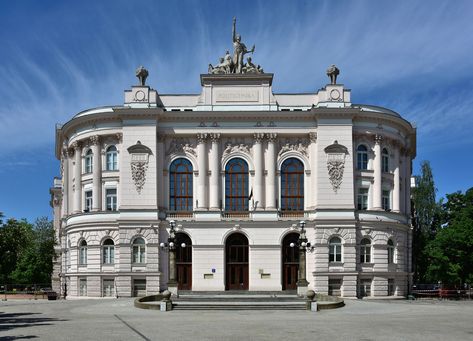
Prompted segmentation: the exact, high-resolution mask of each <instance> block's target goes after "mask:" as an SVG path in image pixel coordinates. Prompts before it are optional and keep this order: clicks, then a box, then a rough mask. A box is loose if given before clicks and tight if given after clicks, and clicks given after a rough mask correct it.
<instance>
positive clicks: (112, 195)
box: [105, 188, 117, 211]
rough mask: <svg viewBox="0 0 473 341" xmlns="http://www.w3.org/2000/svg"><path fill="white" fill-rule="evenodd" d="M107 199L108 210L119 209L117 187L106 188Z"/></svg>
mask: <svg viewBox="0 0 473 341" xmlns="http://www.w3.org/2000/svg"><path fill="white" fill-rule="evenodd" d="M105 199H106V201H107V211H116V210H117V189H116V188H107V189H106V190H105Z"/></svg>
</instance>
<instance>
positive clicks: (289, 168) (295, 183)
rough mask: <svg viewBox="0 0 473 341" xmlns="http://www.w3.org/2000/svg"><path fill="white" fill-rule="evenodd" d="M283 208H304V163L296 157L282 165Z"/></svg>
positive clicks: (297, 209)
mask: <svg viewBox="0 0 473 341" xmlns="http://www.w3.org/2000/svg"><path fill="white" fill-rule="evenodd" d="M281 210H282V211H303V210H304V165H303V164H302V162H301V161H299V160H298V159H296V158H290V159H287V160H285V161H284V162H283V164H282V165H281Z"/></svg>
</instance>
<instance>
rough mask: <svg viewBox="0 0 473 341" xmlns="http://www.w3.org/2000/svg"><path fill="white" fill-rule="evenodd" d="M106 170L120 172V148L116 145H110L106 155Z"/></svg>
mask: <svg viewBox="0 0 473 341" xmlns="http://www.w3.org/2000/svg"><path fill="white" fill-rule="evenodd" d="M105 169H106V170H107V171H117V170H118V148H117V147H116V146H115V145H110V146H108V148H107V151H106V153H105Z"/></svg>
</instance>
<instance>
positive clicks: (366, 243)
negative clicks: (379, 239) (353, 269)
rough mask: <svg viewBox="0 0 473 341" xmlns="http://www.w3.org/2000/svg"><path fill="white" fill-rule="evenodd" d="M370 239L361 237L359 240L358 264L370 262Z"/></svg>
mask: <svg viewBox="0 0 473 341" xmlns="http://www.w3.org/2000/svg"><path fill="white" fill-rule="evenodd" d="M371 253H372V252H371V240H370V239H369V238H366V237H365V238H363V239H362V240H361V241H360V264H371V260H372V259H371Z"/></svg>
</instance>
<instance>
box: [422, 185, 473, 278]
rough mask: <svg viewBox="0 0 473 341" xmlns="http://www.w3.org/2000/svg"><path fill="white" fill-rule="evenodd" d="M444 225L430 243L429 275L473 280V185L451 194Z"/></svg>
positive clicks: (427, 252) (448, 196)
mask: <svg viewBox="0 0 473 341" xmlns="http://www.w3.org/2000/svg"><path fill="white" fill-rule="evenodd" d="M442 211H443V214H442V218H443V219H442V227H441V228H440V229H439V231H438V233H437V235H436V236H435V239H433V240H432V241H430V242H429V244H428V245H427V247H426V254H427V256H428V260H429V264H428V267H427V276H428V278H429V279H430V280H432V281H442V283H445V284H457V285H458V284H463V283H469V284H472V283H473V188H470V189H469V190H467V191H466V192H465V194H463V193H461V192H456V193H452V194H447V202H446V203H445V204H444V205H442Z"/></svg>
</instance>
